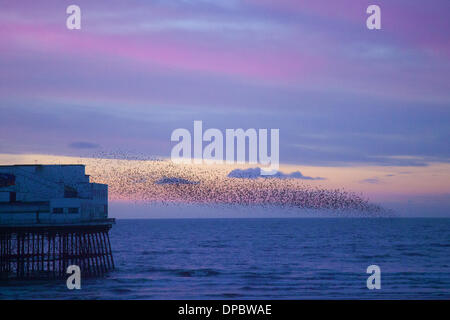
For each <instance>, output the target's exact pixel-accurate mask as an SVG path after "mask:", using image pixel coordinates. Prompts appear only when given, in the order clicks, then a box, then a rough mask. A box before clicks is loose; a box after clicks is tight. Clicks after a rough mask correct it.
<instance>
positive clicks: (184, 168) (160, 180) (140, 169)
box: [83, 154, 390, 216]
mask: <svg viewBox="0 0 450 320" xmlns="http://www.w3.org/2000/svg"><path fill="white" fill-rule="evenodd" d="M83 162H84V163H85V164H86V170H87V171H88V173H89V174H90V175H91V181H92V182H98V183H106V184H108V185H109V197H110V199H111V200H128V201H129V200H132V201H143V202H158V203H161V204H179V205H183V204H185V203H192V204H202V205H212V206H236V205H237V206H252V205H253V206H263V207H264V206H267V207H271V208H273V207H274V206H275V207H280V208H288V209H317V210H332V211H336V212H353V213H354V214H356V215H357V216H386V215H390V212H389V211H388V210H386V209H384V208H382V207H381V206H379V205H376V204H373V203H371V202H370V201H369V200H368V199H367V198H364V197H363V196H362V195H360V194H357V193H353V192H349V191H345V190H343V189H333V190H330V189H326V188H322V187H319V186H311V185H308V184H305V183H304V181H302V180H299V179H277V178H272V179H265V178H258V179H245V178H243V179H239V178H232V177H228V174H229V172H230V171H231V170H232V169H233V168H231V167H230V166H225V165H195V164H174V163H172V162H171V161H170V160H163V159H156V158H151V159H149V158H146V157H136V156H133V157H132V158H131V159H130V158H127V157H126V155H125V156H124V155H123V154H121V155H119V156H118V157H112V156H108V157H105V155H101V156H97V157H96V158H90V159H86V161H83ZM230 168H231V169H230Z"/></svg>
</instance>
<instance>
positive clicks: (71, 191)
mask: <svg viewBox="0 0 450 320" xmlns="http://www.w3.org/2000/svg"><path fill="white" fill-rule="evenodd" d="M77 197H78V192H77V190H76V189H75V188H73V187H71V186H64V198H77Z"/></svg>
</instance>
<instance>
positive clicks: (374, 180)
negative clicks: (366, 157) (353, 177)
mask: <svg viewBox="0 0 450 320" xmlns="http://www.w3.org/2000/svg"><path fill="white" fill-rule="evenodd" d="M360 182H361V183H370V184H377V183H380V180H379V179H378V178H369V179H364V180H361V181H360Z"/></svg>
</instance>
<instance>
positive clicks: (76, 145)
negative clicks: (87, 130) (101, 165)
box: [69, 141, 100, 149]
mask: <svg viewBox="0 0 450 320" xmlns="http://www.w3.org/2000/svg"><path fill="white" fill-rule="evenodd" d="M69 147H70V148H73V149H96V148H99V147H100V145H98V144H96V143H91V142H86V141H75V142H72V143H70V144H69Z"/></svg>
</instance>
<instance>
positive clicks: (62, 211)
mask: <svg viewBox="0 0 450 320" xmlns="http://www.w3.org/2000/svg"><path fill="white" fill-rule="evenodd" d="M53 213H64V208H53Z"/></svg>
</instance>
